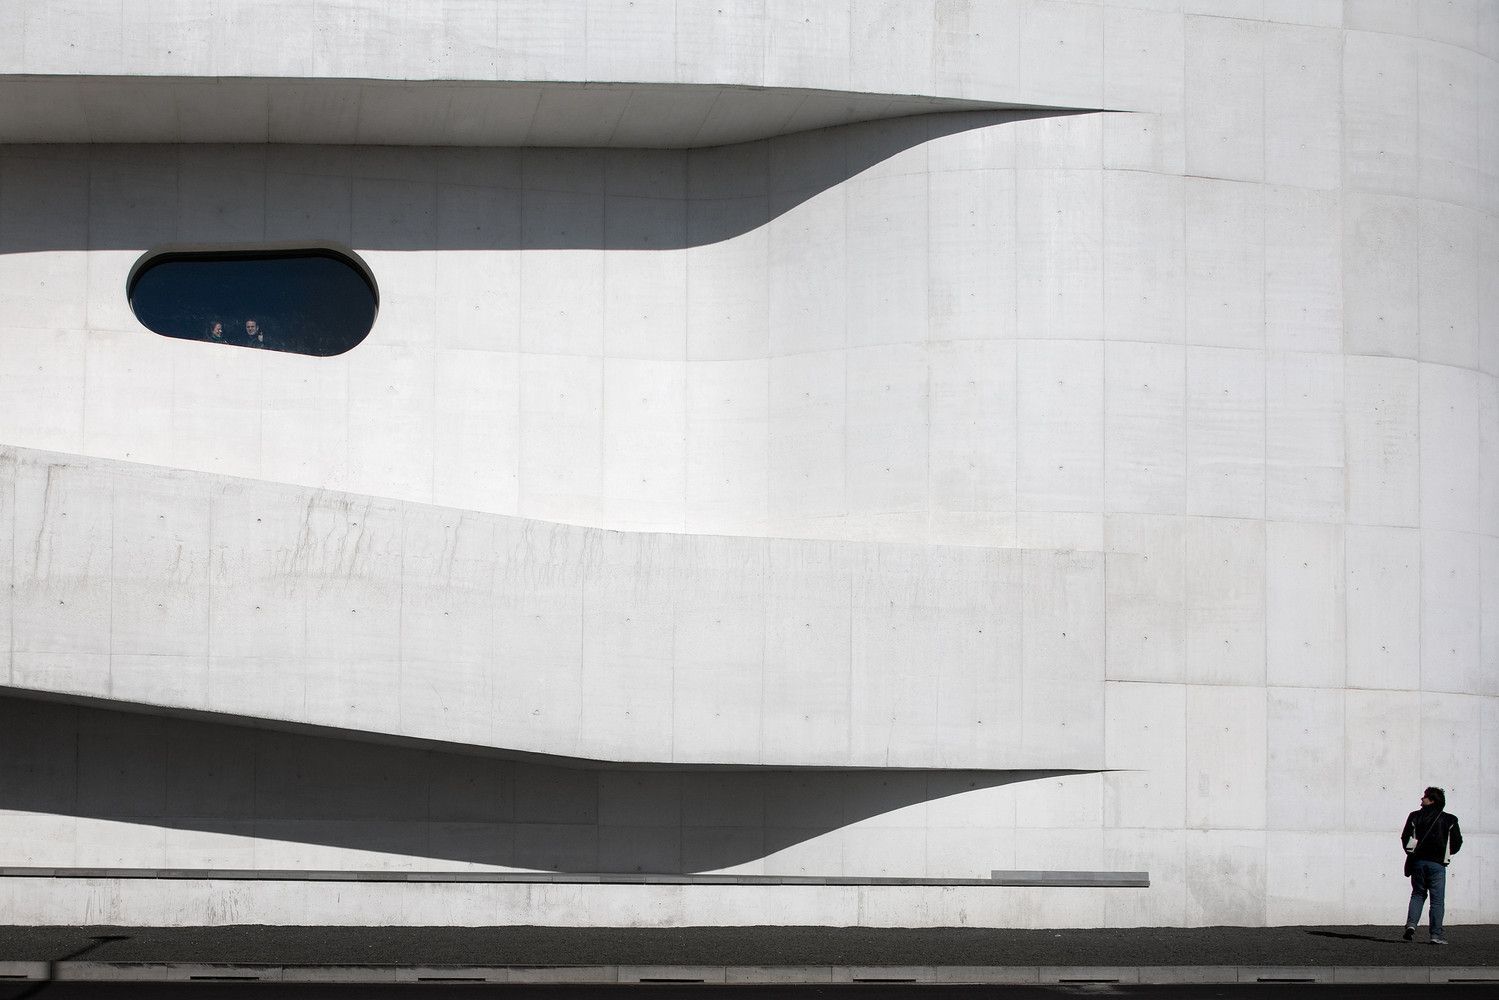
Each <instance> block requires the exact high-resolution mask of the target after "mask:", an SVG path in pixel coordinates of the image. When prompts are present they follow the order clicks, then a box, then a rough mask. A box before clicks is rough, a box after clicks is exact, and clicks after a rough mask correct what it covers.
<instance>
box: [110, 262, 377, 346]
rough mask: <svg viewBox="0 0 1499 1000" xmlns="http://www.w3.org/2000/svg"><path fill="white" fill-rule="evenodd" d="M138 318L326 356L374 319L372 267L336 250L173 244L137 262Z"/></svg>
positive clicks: (173, 330)
mask: <svg viewBox="0 0 1499 1000" xmlns="http://www.w3.org/2000/svg"><path fill="white" fill-rule="evenodd" d="M128 293H129V296H130V308H131V310H132V311H134V313H135V318H136V319H138V320H140V321H141V323H143V324H145V326H147V327H148V328H150V329H151V330H154V331H155V332H156V333H159V334H161V335H162V336H164V337H178V338H180V339H182V340H202V341H207V342H209V343H225V344H234V345H236V346H239V347H255V348H259V349H261V350H265V351H288V352H290V353H292V354H311V355H315V356H317V357H329V356H331V355H334V354H342V353H344V352H345V351H347V350H350V349H352V348H353V347H355V346H356V345H358V344H359V342H360V341H362V340H363V339H364V338H365V337H366V336H367V335H368V334H369V332H370V327H372V326H374V323H375V313H376V311H377V310H378V308H379V298H378V293H377V292H376V290H375V284H374V281H373V280H372V279H371V278H370V276H369V274H368V272H367V271H366V270H365V269H364V268H363V267H362V266H360V264H358V263H356V262H355V261H354V260H353V259H352V258H351V257H349V256H348V255H346V254H342V253H339V252H338V251H336V250H326V249H309V250H209V251H170V252H167V253H161V254H157V255H155V256H148V257H146V258H144V259H143V260H142V262H141V263H140V264H138V265H136V270H135V273H134V274H132V275H131V277H130V286H129V289H128Z"/></svg>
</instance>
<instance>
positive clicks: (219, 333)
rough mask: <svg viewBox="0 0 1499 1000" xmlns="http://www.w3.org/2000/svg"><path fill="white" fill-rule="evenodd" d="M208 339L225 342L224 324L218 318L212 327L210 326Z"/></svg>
mask: <svg viewBox="0 0 1499 1000" xmlns="http://www.w3.org/2000/svg"><path fill="white" fill-rule="evenodd" d="M208 339H209V340H213V341H218V342H223V339H224V324H223V323H220V322H219V321H218V320H214V321H213V326H211V327H209V328H208Z"/></svg>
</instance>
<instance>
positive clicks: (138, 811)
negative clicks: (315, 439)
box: [0, 696, 1088, 874]
mask: <svg viewBox="0 0 1499 1000" xmlns="http://www.w3.org/2000/svg"><path fill="white" fill-rule="evenodd" d="M0 759H5V760H7V761H8V766H7V767H6V768H5V769H4V770H3V771H0V809H10V810H16V811H21V812H29V813H38V814H50V815H61V816H75V817H85V818H92V819H101V820H111V821H117V822H127V823H132V824H138V825H143V826H151V827H156V828H165V829H172V830H183V831H196V832H200V833H207V834H226V835H233V836H234V837H236V838H255V839H256V841H257V842H258V841H277V842H280V844H279V846H275V847H274V850H275V851H277V852H279V853H277V854H276V858H277V859H279V860H280V861H281V862H282V863H277V864H262V863H261V862H260V861H257V862H256V863H257V864H258V865H260V866H261V867H279V868H289V867H337V866H338V865H337V864H334V865H328V864H318V863H317V859H316V856H315V855H313V854H310V852H308V851H298V850H297V849H295V848H290V849H289V848H287V847H286V846H285V845H286V844H292V845H322V846H327V847H334V848H343V849H350V850H358V851H370V852H377V853H380V854H385V855H397V856H405V857H412V858H436V859H445V860H449V861H455V862H460V863H472V864H481V865H496V866H502V867H505V868H515V869H523V870H542V871H554V872H568V873H596V872H620V873H653V874H687V873H695V872H705V871H714V870H718V869H722V868H729V867H733V866H735V865H741V864H745V863H747V862H752V861H756V860H759V859H761V858H764V857H767V856H769V855H772V854H775V853H776V852H777V851H781V850H784V849H786V848H788V847H791V846H793V845H795V844H799V843H802V842H804V841H807V840H811V839H813V838H816V837H819V836H822V835H824V834H827V833H829V832H831V831H834V830H837V829H839V828H841V827H844V826H847V825H849V824H851V823H856V822H859V821H860V820H864V819H869V818H871V817H874V816H878V815H881V814H884V813H888V812H891V811H893V810H898V809H901V808H903V807H906V806H910V805H913V804H917V803H921V802H927V801H932V800H935V799H940V798H943V797H946V796H951V795H956V794H959V793H962V792H966V791H971V790H976V789H982V788H993V787H997V786H1000V785H1005V784H1011V783H1014V782H1019V781H1031V780H1038V779H1043V778H1054V777H1062V778H1065V777H1066V776H1068V775H1071V774H1076V773H1088V772H1079V771H1074V770H1067V769H1051V770H1037V769H1029V770H958V769H933V770H918V769H912V770H897V769H882V768H782V767H765V768H755V769H748V768H745V767H742V766H741V767H725V768H719V767H714V766H712V765H700V766H696V767H691V768H682V767H672V766H669V765H661V766H657V767H654V768H650V769H631V768H622V767H620V766H617V765H606V764H601V763H598V762H587V761H582V760H577V759H572V760H569V763H568V766H561V765H559V764H558V763H557V762H556V761H555V760H553V761H550V762H542V761H538V760H536V759H535V758H521V757H496V756H491V755H479V754H474V753H464V752H460V751H459V750H458V749H457V748H454V747H452V746H443V745H439V746H436V747H434V746H431V745H428V746H421V745H413V744H407V745H391V744H388V743H380V742H373V741H368V740H361V739H358V738H355V737H354V736H353V734H348V733H343V732H340V731H323V732H319V733H312V732H307V731H300V732H286V731H281V730H272V729H265V728H254V727H251V726H250V725H246V724H242V723H237V722H235V721H230V720H228V719H222V718H221V719H217V720H207V719H204V718H192V719H187V718H177V717H173V716H170V715H160V714H145V713H141V712H132V711H127V710H122V709H115V708H108V707H102V706H99V705H87V706H85V705H78V704H68V703H63V702H58V701H51V700H38V699H33V698H21V697H8V696H0ZM239 843H240V845H241V846H240V847H239V848H238V849H239V850H241V851H243V850H245V848H244V847H243V844H244V841H243V840H241V841H239ZM202 849H203V850H204V851H207V852H209V853H210V854H212V852H213V851H214V850H216V849H217V850H219V851H224V850H226V848H224V847H218V848H215V847H214V846H213V845H212V844H211V843H209V844H207V845H205V846H204V847H203V848H202ZM267 849H268V850H270V849H271V848H267ZM230 850H232V849H230ZM220 866H222V867H233V868H245V867H250V865H247V864H245V863H244V857H243V855H238V856H236V857H235V858H234V859H233V860H231V861H226V862H222V863H221V864H220ZM856 874H857V873H856Z"/></svg>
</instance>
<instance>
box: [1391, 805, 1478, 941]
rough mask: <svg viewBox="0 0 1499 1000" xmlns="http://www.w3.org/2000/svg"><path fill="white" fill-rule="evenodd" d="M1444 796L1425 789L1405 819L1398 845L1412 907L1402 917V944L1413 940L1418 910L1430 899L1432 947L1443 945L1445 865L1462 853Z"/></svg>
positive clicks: (1459, 835)
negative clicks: (1408, 882) (1429, 896)
mask: <svg viewBox="0 0 1499 1000" xmlns="http://www.w3.org/2000/svg"><path fill="white" fill-rule="evenodd" d="M1446 809H1447V793H1446V792H1444V791H1443V790H1442V789H1440V788H1428V789H1426V791H1425V793H1423V794H1422V796H1421V808H1420V809H1417V810H1416V811H1415V812H1413V813H1411V814H1410V815H1409V816H1407V817H1406V818H1405V829H1404V830H1401V831H1400V844H1401V846H1402V847H1404V848H1405V854H1406V859H1405V873H1406V874H1407V875H1409V876H1410V877H1411V905H1410V909H1409V911H1407V912H1406V915H1405V940H1407V941H1409V940H1411V939H1412V938H1414V937H1415V936H1416V925H1417V924H1419V923H1420V922H1421V906H1422V904H1424V903H1425V902H1426V896H1427V894H1428V893H1429V894H1430V895H1431V943H1432V944H1446V943H1447V939H1446V938H1445V937H1443V936H1442V911H1443V910H1444V909H1445V907H1446V902H1447V900H1446V895H1447V863H1448V862H1449V861H1451V860H1452V855H1454V854H1456V853H1457V852H1458V851H1460V850H1462V847H1463V832H1462V830H1461V829H1460V828H1459V827H1458V825H1457V817H1456V816H1454V815H1452V814H1451V813H1449V812H1447V811H1446Z"/></svg>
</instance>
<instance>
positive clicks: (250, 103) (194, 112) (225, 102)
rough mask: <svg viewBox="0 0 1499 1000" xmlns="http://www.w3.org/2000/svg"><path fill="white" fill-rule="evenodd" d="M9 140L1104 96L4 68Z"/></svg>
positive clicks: (1, 90)
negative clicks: (1002, 96)
mask: <svg viewBox="0 0 1499 1000" xmlns="http://www.w3.org/2000/svg"><path fill="white" fill-rule="evenodd" d="M0 107H6V108H8V111H7V113H6V114H5V115H4V116H3V117H0V142H18V143H161V142H165V143H266V142H270V143H292V144H299V143H315V144H320V145H327V144H331V145H356V144H364V145H379V146H570V147H614V148H655V149H693V148H702V147H710V146H722V145H730V144H734V143H740V142H749V141H752V140H756V139H769V138H772V137H774V136H780V135H789V134H792V133H795V132H805V131H808V130H811V129H819V128H828V127H831V126H836V125H852V124H855V123H860V122H871V121H881V120H885V119H890V118H903V117H907V116H910V115H921V114H931V113H935V112H948V111H1042V110H1044V111H1049V112H1053V113H1081V112H1086V111H1096V110H1099V109H1097V108H1079V107H1071V106H1069V107H1061V106H1050V105H1039V104H1022V103H1012V102H1004V101H979V100H970V99H966V98H958V97H941V96H930V95H923V94H886V93H871V92H863V91H854V90H850V91H842V90H819V89H813V88H806V87H764V86H740V85H723V84H706V83H584V82H571V81H566V82H565V81H544V82H530V81H486V80H368V79H347V78H339V79H330V78H311V77H307V78H266V77H255V78H221V77H193V76H67V75H55V76H53V75H47V76H36V75H16V74H11V75H0Z"/></svg>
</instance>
